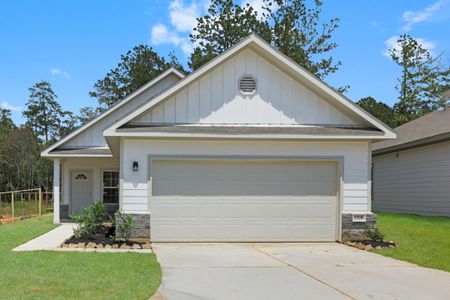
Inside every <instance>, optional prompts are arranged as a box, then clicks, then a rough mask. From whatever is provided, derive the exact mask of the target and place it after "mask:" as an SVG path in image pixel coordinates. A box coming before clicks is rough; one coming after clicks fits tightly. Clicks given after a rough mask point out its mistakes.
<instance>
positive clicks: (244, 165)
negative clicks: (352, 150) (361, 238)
mask: <svg viewBox="0 0 450 300" xmlns="http://www.w3.org/2000/svg"><path fill="white" fill-rule="evenodd" d="M151 170H152V194H153V196H152V197H151V199H150V212H151V236H152V239H153V240H155V241H332V240H335V237H336V209H337V178H336V171H337V170H336V163H333V162H297V161H294V162H280V161H269V162H266V161H250V162H248V161H227V160H224V161H207V160H205V161H195V160H194V161H182V160H178V161H176V160H174V161H170V160H164V161H153V165H152V167H151Z"/></svg>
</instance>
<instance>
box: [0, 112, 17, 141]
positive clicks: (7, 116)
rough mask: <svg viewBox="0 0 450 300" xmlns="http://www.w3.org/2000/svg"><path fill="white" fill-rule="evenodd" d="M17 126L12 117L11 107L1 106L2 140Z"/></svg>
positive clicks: (0, 137) (0, 129) (0, 130)
mask: <svg viewBox="0 0 450 300" xmlns="http://www.w3.org/2000/svg"><path fill="white" fill-rule="evenodd" d="M15 128H16V125H15V124H14V122H13V120H12V119H11V111H10V110H9V109H5V108H0V142H1V141H2V140H4V139H5V138H6V137H7V136H8V135H9V133H10V132H11V131H12V130H13V129H15Z"/></svg>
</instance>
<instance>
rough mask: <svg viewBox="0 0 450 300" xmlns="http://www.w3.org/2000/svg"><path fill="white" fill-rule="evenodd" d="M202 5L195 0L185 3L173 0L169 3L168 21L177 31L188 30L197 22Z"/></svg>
mask: <svg viewBox="0 0 450 300" xmlns="http://www.w3.org/2000/svg"><path fill="white" fill-rule="evenodd" d="M202 7H203V6H202V4H201V3H199V2H197V1H192V2H191V3H190V4H189V5H186V4H185V3H184V2H183V1H182V0H174V1H172V2H171V3H170V4H169V15H170V23H171V24H172V25H173V26H174V27H175V29H176V30H177V31H180V32H190V31H191V30H192V29H193V28H194V27H195V25H196V24H197V18H198V17H199V16H200V13H201V12H202Z"/></svg>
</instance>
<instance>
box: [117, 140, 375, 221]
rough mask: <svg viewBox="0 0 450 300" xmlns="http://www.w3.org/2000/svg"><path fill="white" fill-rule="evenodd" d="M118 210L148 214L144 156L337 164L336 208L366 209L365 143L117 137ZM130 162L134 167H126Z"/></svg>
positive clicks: (366, 146) (148, 160) (367, 182)
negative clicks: (338, 199)
mask: <svg viewBox="0 0 450 300" xmlns="http://www.w3.org/2000/svg"><path fill="white" fill-rule="evenodd" d="M122 150H123V152H122V153H121V154H122V155H123V158H122V166H121V168H122V171H123V172H122V176H123V178H122V180H121V190H122V193H121V194H122V195H121V197H122V206H121V207H122V209H123V211H124V212H128V213H146V212H149V201H152V200H151V187H150V186H149V185H148V182H149V177H150V174H149V170H150V166H149V164H150V158H151V157H153V158H154V157H160V156H164V157H167V156H171V157H192V156H195V157H211V156H213V157H233V156H239V157H270V158H283V157H286V158H296V159H297V158H315V159H321V158H322V159H324V160H330V158H338V159H339V161H340V162H342V164H343V166H341V168H340V169H341V172H342V176H343V178H342V186H341V188H342V195H341V198H342V203H340V206H341V208H340V209H341V211H342V212H369V211H370V210H371V208H370V201H369V199H370V189H369V185H370V178H369V175H370V172H369V161H370V157H369V143H368V142H364V141H345V142H331V141H327V142H309V141H308V142H288V141H278V142H277V143H274V142H272V141H233V142H232V143H230V142H229V141H225V140H224V141H189V140H178V141H177V140H134V139H123V146H122ZM133 161H137V162H138V163H139V171H137V172H135V171H133V170H132V167H131V166H132V163H133Z"/></svg>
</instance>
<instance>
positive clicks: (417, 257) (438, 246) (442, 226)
mask: <svg viewBox="0 0 450 300" xmlns="http://www.w3.org/2000/svg"><path fill="white" fill-rule="evenodd" d="M377 215H378V228H379V229H380V230H381V232H382V233H384V235H385V237H384V239H385V240H386V241H389V240H394V241H396V242H397V248H395V249H383V250H375V251H374V252H376V253H379V254H381V255H385V256H389V257H393V258H397V259H401V260H405V261H408V262H412V263H415V264H417V265H420V266H424V267H430V268H435V269H440V270H444V271H447V272H450V218H445V217H422V216H413V215H402V214H394V213H377Z"/></svg>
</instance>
